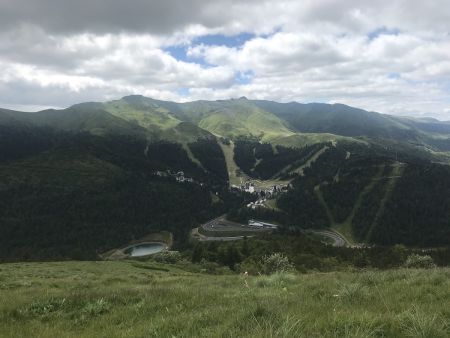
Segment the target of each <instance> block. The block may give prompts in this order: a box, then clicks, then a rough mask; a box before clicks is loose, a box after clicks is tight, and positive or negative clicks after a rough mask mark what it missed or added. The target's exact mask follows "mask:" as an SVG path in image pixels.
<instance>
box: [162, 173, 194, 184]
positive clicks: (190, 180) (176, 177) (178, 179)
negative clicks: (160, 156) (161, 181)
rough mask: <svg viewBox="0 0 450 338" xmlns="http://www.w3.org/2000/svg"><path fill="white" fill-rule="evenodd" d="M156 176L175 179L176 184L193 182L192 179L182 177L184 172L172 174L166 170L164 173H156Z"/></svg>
mask: <svg viewBox="0 0 450 338" xmlns="http://www.w3.org/2000/svg"><path fill="white" fill-rule="evenodd" d="M156 176H159V177H173V178H175V180H176V181H177V182H181V183H182V182H190V183H193V182H194V179H193V178H192V177H186V176H184V171H178V172H174V171H171V170H166V171H160V170H158V171H157V172H156Z"/></svg>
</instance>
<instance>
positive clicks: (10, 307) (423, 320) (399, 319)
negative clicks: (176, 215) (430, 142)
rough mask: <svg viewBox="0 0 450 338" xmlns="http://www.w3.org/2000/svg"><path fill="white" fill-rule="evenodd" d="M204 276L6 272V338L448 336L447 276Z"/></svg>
mask: <svg viewBox="0 0 450 338" xmlns="http://www.w3.org/2000/svg"><path fill="white" fill-rule="evenodd" d="M201 268H202V267H201V266H193V265H191V264H190V263H186V264H184V265H181V263H180V264H179V265H162V264H158V263H155V262H151V261H150V262H144V261H120V262H57V263H20V264H2V265H0V299H1V302H0V336H1V337H238V336H239V337H302V336H304V337H372V336H377V337H448V336H449V335H450V327H449V322H450V293H449V289H450V269H436V270H403V269H400V270H391V271H384V272H377V271H367V272H335V273H311V274H304V275H289V274H282V275H272V276H243V275H236V274H227V273H225V274H222V275H209V274H206V273H201ZM196 270H197V271H196Z"/></svg>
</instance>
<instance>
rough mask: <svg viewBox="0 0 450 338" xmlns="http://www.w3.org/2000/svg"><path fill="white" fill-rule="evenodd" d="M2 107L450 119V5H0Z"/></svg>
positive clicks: (307, 0) (118, 0)
mask: <svg viewBox="0 0 450 338" xmlns="http://www.w3.org/2000/svg"><path fill="white" fill-rule="evenodd" d="M0 70H1V71H0V107H3V108H9V109H18V110H27V111H36V110H39V109H44V108H48V107H55V108H61V107H67V106H70V105H72V104H75V103H79V102H85V101H107V100H112V99H118V98H120V97H122V96H125V95H130V94H141V95H145V96H149V97H153V98H157V99H163V100H172V101H177V102H184V101H191V100H198V99H205V100H216V99H227V98H236V97H241V96H246V97H247V98H249V99H267V100H275V101H279V102H289V101H298V102H325V103H336V102H339V103H344V104H348V105H352V106H356V107H359V108H363V109H367V110H370V111H378V112H381V113H387V114H395V115H410V116H432V117H436V118H439V119H443V120H450V1H449V0H430V1H424V0H377V1H373V0H371V1H365V0H358V1H357V0H335V1H332V0H302V1H298V0H278V1H266V0H247V1H234V0H216V1H208V0H205V1H201V0H182V1H180V0H164V1H156V0H127V1H123V0H76V1H75V0H74V1H61V0H33V1H29V0H0Z"/></svg>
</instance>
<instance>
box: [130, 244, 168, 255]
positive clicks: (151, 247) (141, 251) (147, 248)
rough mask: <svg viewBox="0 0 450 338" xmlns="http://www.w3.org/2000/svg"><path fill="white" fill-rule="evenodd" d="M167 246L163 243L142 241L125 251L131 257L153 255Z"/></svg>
mask: <svg viewBox="0 0 450 338" xmlns="http://www.w3.org/2000/svg"><path fill="white" fill-rule="evenodd" d="M165 248H166V246H165V245H164V244H163V243H156V242H155V243H141V244H136V245H133V246H131V247H129V248H127V249H126V250H125V253H126V254H128V255H130V256H131V257H141V256H147V255H153V254H155V253H158V252H161V251H163V250H164V249H165Z"/></svg>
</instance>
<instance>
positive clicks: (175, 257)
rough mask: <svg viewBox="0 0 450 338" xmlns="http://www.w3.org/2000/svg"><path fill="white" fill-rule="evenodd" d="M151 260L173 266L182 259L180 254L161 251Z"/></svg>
mask: <svg viewBox="0 0 450 338" xmlns="http://www.w3.org/2000/svg"><path fill="white" fill-rule="evenodd" d="M153 258H154V259H155V261H157V262H159V263H166V264H175V263H178V262H179V261H181V259H182V257H181V254H180V253H179V252H178V251H163V252H160V253H158V254H156V255H155V256H154V257H153Z"/></svg>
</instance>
